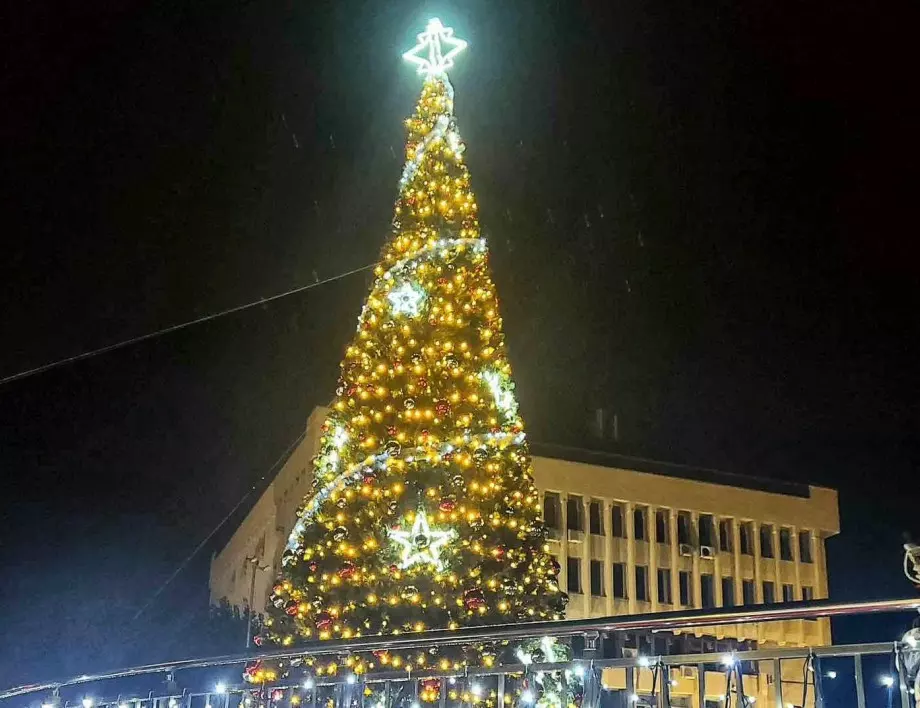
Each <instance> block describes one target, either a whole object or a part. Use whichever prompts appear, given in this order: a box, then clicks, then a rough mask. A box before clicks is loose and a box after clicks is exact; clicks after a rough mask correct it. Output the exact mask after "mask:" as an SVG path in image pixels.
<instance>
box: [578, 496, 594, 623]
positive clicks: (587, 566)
mask: <svg viewBox="0 0 920 708" xmlns="http://www.w3.org/2000/svg"><path fill="white" fill-rule="evenodd" d="M581 505H582V517H581V518H582V521H583V522H584V523H582V538H583V543H582V550H581V589H582V591H583V592H584V596H585V599H584V610H585V617H590V616H591V545H592V544H591V516H590V514H591V501H590V499H588V498H587V497H582V498H581Z"/></svg>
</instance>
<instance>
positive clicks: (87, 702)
mask: <svg viewBox="0 0 920 708" xmlns="http://www.w3.org/2000/svg"><path fill="white" fill-rule="evenodd" d="M82 703H83V708H93V699H92V698H90V697H89V696H87V697H86V698H84V699H83V701H82Z"/></svg>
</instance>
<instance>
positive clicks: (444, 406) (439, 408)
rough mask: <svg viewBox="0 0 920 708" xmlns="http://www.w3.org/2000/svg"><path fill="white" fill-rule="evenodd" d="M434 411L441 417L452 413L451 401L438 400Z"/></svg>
mask: <svg viewBox="0 0 920 708" xmlns="http://www.w3.org/2000/svg"><path fill="white" fill-rule="evenodd" d="M434 412H435V413H437V414H438V416H439V417H441V418H444V417H446V416H449V415H450V403H448V402H447V401H438V402H437V403H435V404H434Z"/></svg>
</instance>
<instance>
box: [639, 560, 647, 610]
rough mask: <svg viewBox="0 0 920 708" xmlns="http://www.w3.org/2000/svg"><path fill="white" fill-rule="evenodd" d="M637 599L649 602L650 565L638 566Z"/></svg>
mask: <svg viewBox="0 0 920 708" xmlns="http://www.w3.org/2000/svg"><path fill="white" fill-rule="evenodd" d="M636 599H637V600H642V601H643V602H648V566H644V565H637V566H636Z"/></svg>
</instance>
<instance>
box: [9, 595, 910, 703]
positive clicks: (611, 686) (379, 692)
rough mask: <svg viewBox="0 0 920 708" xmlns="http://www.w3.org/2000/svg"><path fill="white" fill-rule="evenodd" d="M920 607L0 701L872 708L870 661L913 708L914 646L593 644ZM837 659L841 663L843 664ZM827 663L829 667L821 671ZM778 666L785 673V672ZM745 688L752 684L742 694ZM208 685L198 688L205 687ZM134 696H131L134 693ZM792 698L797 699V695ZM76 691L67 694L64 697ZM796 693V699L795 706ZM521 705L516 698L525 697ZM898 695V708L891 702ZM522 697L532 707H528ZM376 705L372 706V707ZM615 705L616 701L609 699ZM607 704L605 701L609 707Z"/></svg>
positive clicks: (475, 632)
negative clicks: (455, 660) (542, 688)
mask: <svg viewBox="0 0 920 708" xmlns="http://www.w3.org/2000/svg"><path fill="white" fill-rule="evenodd" d="M911 610H914V611H916V610H920V598H911V599H900V600H882V601H871V602H858V603H837V602H831V601H827V600H823V601H811V602H795V603H787V604H782V605H768V606H758V607H756V608H745V607H742V608H737V609H730V610H729V609H720V610H716V611H712V610H692V611H688V612H663V613H656V614H646V615H634V616H626V617H623V616H619V617H603V618H598V619H580V620H564V621H558V622H532V623H522V624H516V625H500V626H492V627H481V628H469V629H463V630H456V631H447V630H437V631H429V632H424V633H419V634H414V635H403V636H399V637H370V638H361V639H357V640H342V641H324V642H311V643H307V644H303V645H300V646H298V647H296V648H290V649H277V650H272V651H260V652H249V653H245V654H234V655H228V656H217V657H210V658H201V659H197V658H196V659H183V660H179V661H171V662H163V663H158V664H150V665H146V666H138V667H133V668H128V669H120V670H116V671H108V672H103V673H97V674H92V675H82V676H77V677H73V678H71V679H67V680H63V681H54V682H46V683H41V684H29V685H24V686H18V687H15V688H10V689H7V690H5V691H0V700H6V701H10V702H9V703H7V705H13V702H12V701H11V699H14V698H21V699H23V700H22V701H21V702H20V703H17V705H29V706H33V707H34V706H36V705H38V704H40V705H41V706H42V708H59V707H63V708H69V707H70V706H74V708H80V706H81V705H82V708H288V707H289V706H292V707H295V708H297V707H300V708H318V707H319V704H320V703H322V705H323V706H328V705H329V701H332V705H333V706H334V707H335V708H400V707H403V706H405V707H408V706H412V708H417V704H418V698H419V683H420V682H422V681H424V682H433V683H431V685H434V686H435V687H436V689H437V690H436V691H435V692H434V693H435V695H437V701H436V702H437V703H438V706H439V708H448V706H452V707H453V708H472V707H473V705H474V704H476V703H477V702H478V700H479V698H480V696H481V695H485V694H488V696H489V697H490V698H491V700H492V704H493V705H495V706H497V707H498V708H505V707H506V706H509V705H511V704H514V705H520V704H526V703H528V702H531V703H532V702H533V701H534V700H536V697H535V696H533V695H532V692H530V690H529V689H526V688H522V687H524V686H532V685H533V681H534V677H536V676H538V675H542V674H554V675H559V676H563V677H568V680H570V681H573V682H577V683H578V684H579V685H580V686H581V688H580V690H582V691H583V694H584V695H583V698H582V699H581V702H582V706H584V708H597V706H600V705H601V698H602V696H603V694H604V693H609V694H612V695H614V696H615V697H618V699H619V700H620V701H621V703H620V704H621V705H626V706H632V705H638V706H645V705H654V706H675V708H676V707H677V706H700V707H701V708H702V707H704V706H707V705H712V702H713V701H721V703H722V704H723V705H736V706H740V707H743V706H751V705H753V704H754V701H755V700H761V705H764V703H763V699H764V698H767V700H768V701H772V702H773V704H774V705H775V708H790V706H798V705H814V706H820V707H822V708H823V707H824V706H827V708H830V707H831V706H836V705H847V706H851V705H855V706H857V707H858V708H867V694H868V691H867V682H866V680H865V678H864V676H865V662H866V660H867V659H870V660H874V661H875V660H878V659H882V660H887V661H888V664H889V669H888V670H887V673H885V674H884V675H883V678H884V685H883V686H882V688H884V689H886V690H887V692H888V693H889V694H891V695H890V696H889V704H890V705H900V708H916V702H915V701H916V697H915V696H914V694H913V690H914V689H913V686H912V683H911V682H912V680H913V677H912V676H910V675H909V673H910V666H909V664H910V661H909V659H911V658H912V657H914V656H916V655H917V654H916V652H917V651H918V647H913V646H906V645H902V644H901V643H900V642H885V643H875V644H855V645H839V646H816V647H792V648H785V647H784V648H760V649H754V650H748V651H733V652H731V653H725V652H721V653H705V654H670V655H661V656H653V655H646V656H639V655H636V656H634V657H627V658H604V657H603V656H601V654H602V652H601V647H600V639H601V638H602V637H615V636H617V635H618V634H621V633H623V632H648V633H660V632H687V631H690V630H699V629H700V628H705V627H711V626H714V625H723V626H724V625H738V624H751V623H765V622H778V621H789V620H803V619H820V618H829V617H840V616H855V615H871V614H876V613H883V612H904V611H911ZM544 637H551V638H555V639H569V638H573V637H578V638H581V641H582V642H583V647H584V648H583V650H582V651H581V652H580V656H579V657H578V658H575V659H573V660H570V661H564V662H557V663H552V664H537V663H504V664H500V665H496V666H493V667H489V668H484V667H477V668H473V667H469V668H464V669H462V670H460V671H456V670H446V671H439V670H419V671H414V670H412V669H411V668H410V669H409V670H408V671H407V670H402V671H395V670H393V671H387V672H378V673H370V674H363V675H360V676H358V675H354V674H350V673H347V672H345V673H339V674H337V675H335V676H314V675H310V674H309V673H304V674H303V675H302V676H298V677H297V678H296V679H294V678H291V679H289V680H284V681H279V682H276V683H272V684H268V685H262V686H253V685H251V684H243V683H238V684H235V685H230V684H229V683H223V682H221V683H220V685H217V684H215V683H214V674H213V671H212V672H211V673H210V674H209V675H205V674H207V673H208V672H207V671H206V670H214V669H220V668H225V667H239V669H240V670H239V672H237V673H236V675H237V676H240V675H241V670H242V667H243V666H244V665H246V664H249V663H251V662H255V661H276V660H291V659H298V658H302V657H319V656H329V655H343V654H348V653H358V652H370V651H394V650H406V649H419V650H428V649H432V648H435V647H437V648H442V647H448V646H458V645H473V644H480V643H495V642H520V641H524V640H527V639H542V638H544ZM841 662H844V663H841ZM828 665H832V666H833V667H835V668H832V669H828V668H827V666H828ZM844 665H846V666H849V667H851V668H852V676H853V689H854V690H853V692H852V693H853V695H850V696H849V698H847V699H844V700H845V702H842V703H841V702H837V701H838V698H833V699H832V698H829V697H828V695H827V693H828V690H827V688H828V681H836V679H838V677H840V675H841V674H842V672H843V671H844V670H845V669H842V668H840V667H842V666H844ZM790 666H791V667H793V670H794V671H799V672H801V680H797V679H796V678H793V677H789V671H788V669H789V668H790ZM784 669H786V673H785V674H784ZM179 672H182V679H183V683H186V684H188V685H197V686H198V687H199V690H192V689H186V690H179V688H178V683H177V682H176V679H177V677H178V675H179ZM158 676H162V677H166V679H167V681H168V689H167V690H165V691H162V690H161V691H149V690H148V691H145V692H141V691H138V690H136V689H135V687H133V686H130V685H128V684H127V683H126V681H127V680H135V681H137V680H139V679H141V678H143V677H147V678H149V677H158ZM745 680H746V681H747V682H748V687H749V688H747V689H745V688H744V682H745ZM208 682H210V684H209V688H208V689H207V690H204V689H203V688H202V686H203V684H205V683H208ZM80 688H84V689H87V688H92V693H94V694H95V695H96V696H99V695H102V694H103V693H107V694H109V695H111V694H115V695H114V697H111V698H99V697H93V696H91V695H90V694H89V693H87V694H85V695H84V696H83V697H82V698H80V697H78V696H77V694H76V691H78V690H79V689H80ZM132 689H135V690H132ZM791 692H794V693H795V694H796V695H795V696H793V695H792V693H791ZM68 693H71V694H74V695H73V696H68V695H67V694H68ZM800 696H801V699H802V700H801V701H800V702H796V701H798V698H799V697H800ZM522 697H523V698H522ZM895 697H897V701H898V702H895V703H891V702H890V701H891V700H892V699H894V698H895ZM528 699H529V700H528ZM367 701H371V703H367ZM614 704H616V702H614ZM605 705H609V703H605Z"/></svg>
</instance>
